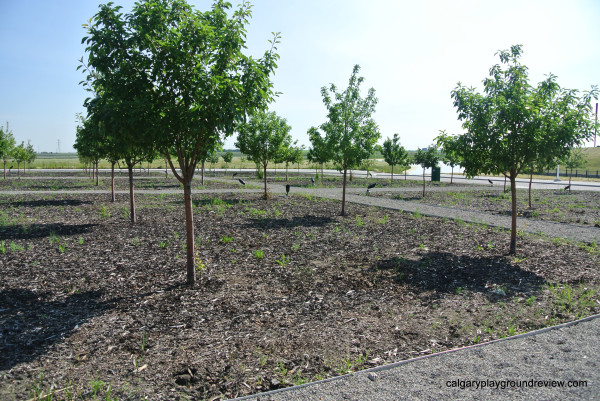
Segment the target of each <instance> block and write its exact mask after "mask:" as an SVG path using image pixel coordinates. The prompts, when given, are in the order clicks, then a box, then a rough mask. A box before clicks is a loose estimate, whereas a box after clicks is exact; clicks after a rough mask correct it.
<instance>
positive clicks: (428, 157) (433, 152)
mask: <svg viewBox="0 0 600 401" xmlns="http://www.w3.org/2000/svg"><path fill="white" fill-rule="evenodd" d="M440 160H441V157H440V154H439V152H438V149H437V146H435V145H434V144H431V145H429V147H428V148H427V150H422V149H421V148H419V149H418V150H417V153H415V163H417V164H420V165H421V167H422V169H423V197H425V169H428V168H431V169H433V168H434V167H437V165H438V163H439V162H440Z"/></svg>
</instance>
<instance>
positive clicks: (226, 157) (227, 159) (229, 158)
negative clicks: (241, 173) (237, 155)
mask: <svg viewBox="0 0 600 401" xmlns="http://www.w3.org/2000/svg"><path fill="white" fill-rule="evenodd" d="M221 157H222V158H223V161H224V162H225V173H226V174H227V169H228V168H229V163H231V161H232V160H233V152H230V151H227V152H225V153H221Z"/></svg>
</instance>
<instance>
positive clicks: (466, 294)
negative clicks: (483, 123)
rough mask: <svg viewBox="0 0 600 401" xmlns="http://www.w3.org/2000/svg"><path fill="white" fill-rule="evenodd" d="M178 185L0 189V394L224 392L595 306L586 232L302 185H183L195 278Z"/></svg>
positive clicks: (593, 265) (290, 380) (535, 324)
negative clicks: (150, 191)
mask: <svg viewBox="0 0 600 401" xmlns="http://www.w3.org/2000/svg"><path fill="white" fill-rule="evenodd" d="M40 185H45V184H43V183H41V184H40ZM53 185H54V184H53ZM65 185H68V184H65ZM209 185H210V184H209ZM298 185H300V184H299V183H298ZM302 185H303V184H302ZM357 185H358V184H357ZM495 195H496V196H497V195H498V194H495ZM182 198H183V196H182V195H141V194H140V195H138V196H137V200H138V222H137V223H136V224H135V225H132V224H131V223H130V222H129V214H128V199H127V197H125V196H120V197H118V199H117V202H115V203H111V202H110V201H109V197H107V195H106V194H82V195H73V194H70V195H60V194H55V195H48V194H46V195H41V194H31V195H29V194H28V195H0V273H1V275H2V280H0V327H1V330H2V331H1V333H0V334H1V336H0V399H9V400H10V399H17V400H22V399H30V398H33V397H35V396H39V395H40V394H41V395H44V394H48V393H49V392H50V393H52V392H53V398H52V399H95V398H97V397H99V398H103V399H132V400H137V399H144V397H147V399H152V400H162V399H219V398H222V397H225V398H230V397H234V396H240V395H245V394H251V393H257V392H261V391H265V390H270V389H275V388H280V387H284V386H289V385H293V384H300V383H304V382H307V381H312V380H317V379H321V378H325V377H330V376H336V375H339V374H342V373H346V372H349V371H353V370H358V369H362V368H368V367H372V366H377V365H382V364H384V363H388V362H393V361H398V360H402V359H407V358H411V357H414V356H419V355H425V354H429V353H433V352H439V351H442V350H446V349H451V348H456V347H460V346H464V345H469V344H474V343H478V342H483V341H487V340H492V339H497V338H501V337H504V336H510V335H514V334H517V333H522V332H526V331H530V330H534V329H537V328H541V327H545V326H549V325H553V324H558V323H561V322H565V321H570V320H574V319H576V318H579V317H583V316H587V315H591V314H594V313H598V312H600V295H599V294H600V293H599V291H600V271H599V267H600V248H599V247H598V246H597V245H596V244H577V243H573V242H568V241H563V240H560V239H554V240H552V239H543V238H539V237H535V236H522V237H520V238H519V242H518V254H517V256H514V257H513V256H507V255H506V250H507V245H508V238H509V234H508V232H506V231H503V230H499V229H494V228H491V227H487V226H483V225H471V224H465V223H462V222H455V221H453V220H448V219H437V218H427V217H423V216H420V215H418V214H406V213H401V212H394V211H390V210H380V209H376V208H370V207H367V206H360V205H355V204H352V205H349V206H348V210H349V213H348V216H346V217H340V216H338V214H339V210H340V205H339V202H337V201H327V200H322V199H319V198H315V197H313V196H302V195H296V196H291V197H289V198H286V197H279V196H275V197H273V198H272V199H271V200H268V201H267V200H262V199H260V194H241V193H239V192H236V193H235V194H230V195H196V196H195V198H194V199H195V216H194V217H195V229H196V232H195V235H196V239H197V250H196V253H197V256H198V259H199V261H200V262H201V263H198V266H197V268H198V274H199V276H200V277H201V279H200V282H199V283H198V285H197V286H195V287H194V288H190V287H188V286H185V285H184V284H183V283H184V282H185V250H184V247H185V245H184V244H185V225H184V213H183V203H182Z"/></svg>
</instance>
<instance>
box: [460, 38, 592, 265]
mask: <svg viewBox="0 0 600 401" xmlns="http://www.w3.org/2000/svg"><path fill="white" fill-rule="evenodd" d="M521 53H522V49H521V46H520V45H515V46H512V47H511V49H510V50H503V51H500V52H499V56H500V62H501V64H497V65H495V66H493V67H492V68H491V69H490V73H489V75H490V76H489V78H487V79H485V80H484V82H483V85H484V93H483V94H480V93H478V92H476V90H475V89H474V88H466V87H464V86H462V85H461V84H460V83H459V84H458V86H457V87H456V88H455V89H454V90H453V91H452V97H453V98H454V106H455V107H456V109H457V111H458V118H459V120H461V121H463V128H464V129H465V131H466V133H464V134H463V135H460V136H459V137H458V138H457V140H456V145H457V146H456V148H457V152H458V154H459V155H460V157H461V158H462V163H463V164H462V166H463V167H464V169H465V174H466V175H467V176H474V175H477V174H482V173H483V174H503V175H504V176H505V177H507V178H508V179H509V180H510V184H511V198H512V205H511V208H512V224H511V239H510V249H509V253H510V254H515V253H516V243H517V240H516V238H517V237H516V235H517V192H516V185H515V182H516V178H517V175H518V174H519V173H520V172H521V171H522V170H523V169H524V168H526V167H527V166H529V165H530V164H531V163H532V162H534V161H535V160H536V159H538V158H540V157H542V158H543V159H548V158H550V157H553V158H562V157H564V155H565V154H567V153H568V152H569V150H570V149H571V148H572V147H573V146H574V145H575V144H578V143H580V142H581V141H583V140H585V139H587V138H591V137H592V136H593V133H594V131H593V127H594V123H593V122H592V121H591V119H590V115H591V103H590V101H591V98H592V97H595V98H597V89H596V88H595V87H592V90H591V91H589V92H584V94H583V96H581V97H580V96H578V92H577V91H575V90H568V89H562V88H560V86H559V85H558V84H557V83H556V77H555V76H554V75H552V74H550V75H548V78H547V79H546V80H545V81H543V82H541V83H539V84H538V86H537V87H533V86H531V85H530V84H529V79H528V76H527V67H525V66H524V65H522V64H521V63H520V62H519V57H520V56H521Z"/></svg>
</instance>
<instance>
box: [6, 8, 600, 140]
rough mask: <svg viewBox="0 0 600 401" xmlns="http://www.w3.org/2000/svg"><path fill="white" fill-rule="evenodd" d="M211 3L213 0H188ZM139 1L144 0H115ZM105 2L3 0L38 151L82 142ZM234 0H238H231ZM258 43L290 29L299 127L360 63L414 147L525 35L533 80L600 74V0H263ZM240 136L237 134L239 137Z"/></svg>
mask: <svg viewBox="0 0 600 401" xmlns="http://www.w3.org/2000/svg"><path fill="white" fill-rule="evenodd" d="M188 1H189V2H190V4H193V5H194V6H195V7H197V8H198V9H200V10H206V9H208V8H209V7H210V5H211V4H212V2H211V1H203V0H188ZM114 2H115V3H116V4H120V5H123V6H124V9H125V10H126V11H129V10H130V8H131V6H132V5H133V3H134V2H133V1H130V0H128V1H119V0H115V1H114ZM100 3H101V2H98V1H90V0H79V1H74V0H73V1H69V0H54V1H47V0H46V1H42V0H0V123H1V124H2V125H4V124H5V123H6V121H8V122H9V125H10V128H11V129H12V131H13V133H14V135H15V138H16V139H17V140H18V141H19V142H20V141H27V140H31V142H32V144H33V145H34V148H35V149H36V150H38V151H48V152H55V151H57V149H58V141H60V150H61V151H73V149H72V145H73V142H74V140H75V128H76V122H75V115H76V113H78V112H84V109H83V106H82V103H83V100H84V99H85V98H86V92H85V91H84V90H83V88H82V87H81V86H79V85H78V83H79V81H81V80H82V79H83V74H82V73H81V72H80V71H76V68H77V66H78V64H79V62H78V60H79V59H80V58H81V57H82V56H84V55H85V49H84V46H83V45H81V43H80V42H81V38H82V37H83V36H84V35H85V30H84V29H83V28H82V27H81V25H82V24H83V23H85V22H86V21H87V20H88V19H89V18H90V17H92V16H93V15H94V14H95V13H96V11H97V9H98V5H99V4H100ZM232 3H233V4H234V5H235V4H237V1H232ZM252 3H253V4H254V7H253V18H252V20H251V23H250V26H249V27H248V51H249V53H251V54H253V55H256V56H260V55H261V54H262V53H263V52H264V51H265V50H266V49H267V48H268V46H269V44H268V42H267V41H268V40H269V39H270V38H271V32H273V31H279V32H281V36H282V38H281V43H280V44H279V46H278V48H279V53H280V56H281V59H280V62H279V67H278V69H277V71H276V74H275V77H274V82H275V89H276V90H277V91H279V92H282V95H280V96H279V98H278V99H277V100H276V102H275V103H274V104H272V106H271V109H272V110H275V111H276V112H277V113H278V114H279V115H280V116H282V117H285V118H287V120H288V123H289V124H290V125H291V126H292V135H293V136H294V138H295V139H297V140H298V142H299V143H300V144H304V145H306V146H307V147H308V146H309V145H310V143H309V141H308V136H307V134H306V131H307V130H308V128H310V127H311V126H318V125H319V124H321V123H323V122H324V121H325V116H326V110H325V107H324V105H323V102H322V100H321V95H320V88H321V87H322V86H324V85H328V84H329V83H335V84H336V85H337V86H338V87H339V88H340V89H343V88H345V86H346V85H347V82H348V79H349V77H350V74H351V72H352V67H353V66H354V65H355V64H359V65H360V66H361V75H362V76H363V77H364V78H365V82H364V84H363V87H364V91H365V94H366V90H367V89H368V88H370V87H373V88H375V91H376V95H377V97H378V99H379V103H378V105H377V108H376V113H375V115H374V118H375V120H376V121H377V123H378V125H379V127H380V131H381V134H382V140H381V141H383V139H385V138H386V137H391V136H393V134H394V133H398V134H399V135H400V138H401V142H402V144H403V145H404V146H405V147H407V148H409V149H415V148H417V147H424V146H427V145H428V144H429V143H431V142H432V141H433V138H434V137H436V136H437V135H438V133H439V131H440V130H447V131H448V132H450V133H460V130H461V128H460V123H459V122H458V121H457V118H456V117H457V115H456V111H455V109H454V108H453V105H452V99H451V97H450V92H451V91H452V89H453V88H455V87H456V84H457V83H458V82H459V81H460V82H462V83H463V84H464V85H468V86H476V87H480V86H481V81H482V80H483V79H484V78H485V77H486V76H487V73H488V70H489V68H490V67H491V66H492V65H494V64H496V63H497V62H498V58H497V57H496V56H495V53H496V52H497V51H498V50H500V49H507V48H509V47H510V46H511V45H513V44H522V45H523V46H524V56H523V58H522V62H523V64H525V65H527V66H528V67H529V73H530V79H531V83H533V84H536V83H537V82H539V81H541V80H543V79H544V75H545V74H548V73H550V72H551V73H553V74H555V75H557V76H558V83H559V84H560V85H561V86H563V87H566V88H573V89H579V90H587V89H589V88H590V86H591V85H592V84H600V24H598V21H599V20H600V2H599V1H597V0H570V1H562V0H561V1H553V0H543V1H537V0H514V1H513V0H508V1H506V0H504V1H475V0H453V1H449V0H425V1H414V0H412V1H384V0H360V1H359V0H343V1H342V0H279V1H270V0H255V1H253V2H252ZM234 141H235V138H230V139H229V140H227V141H226V148H227V147H233V143H234Z"/></svg>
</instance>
